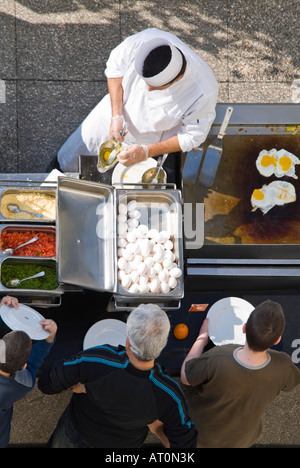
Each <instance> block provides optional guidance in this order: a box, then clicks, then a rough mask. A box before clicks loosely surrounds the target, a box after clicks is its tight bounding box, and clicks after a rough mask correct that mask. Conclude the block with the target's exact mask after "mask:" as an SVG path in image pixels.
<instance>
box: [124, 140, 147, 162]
mask: <svg viewBox="0 0 300 468" xmlns="http://www.w3.org/2000/svg"><path fill="white" fill-rule="evenodd" d="M146 159H148V148H147V146H146V145H130V146H128V147H127V148H125V149H124V150H123V151H121V152H120V153H119V154H118V160H119V162H120V163H121V164H123V165H124V166H126V167H129V166H133V164H137V163H139V162H142V161H145V160H146Z"/></svg>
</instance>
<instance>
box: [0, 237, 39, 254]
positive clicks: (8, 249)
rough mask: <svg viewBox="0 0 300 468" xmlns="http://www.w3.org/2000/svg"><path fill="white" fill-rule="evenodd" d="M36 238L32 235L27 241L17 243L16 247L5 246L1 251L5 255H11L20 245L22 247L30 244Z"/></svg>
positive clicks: (36, 238)
mask: <svg viewBox="0 0 300 468" xmlns="http://www.w3.org/2000/svg"><path fill="white" fill-rule="evenodd" d="M37 240H38V236H36V237H33V238H32V239H30V240H29V241H27V242H25V243H24V244H21V245H18V247H15V248H14V249H12V248H7V249H5V250H3V253H4V254H5V255H13V254H14V253H15V251H16V250H17V249H20V248H21V247H24V246H25V245H28V244H32V242H36V241H37Z"/></svg>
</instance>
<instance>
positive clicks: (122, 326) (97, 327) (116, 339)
mask: <svg viewBox="0 0 300 468" xmlns="http://www.w3.org/2000/svg"><path fill="white" fill-rule="evenodd" d="M105 344H109V345H112V346H119V345H123V346H125V344H126V323H124V322H122V321H121V320H115V319H105V320H100V321H99V322H96V323H94V325H92V326H91V328H90V329H89V330H88V331H87V333H86V335H85V337H84V340H83V349H88V348H93V347H94V346H100V345H105Z"/></svg>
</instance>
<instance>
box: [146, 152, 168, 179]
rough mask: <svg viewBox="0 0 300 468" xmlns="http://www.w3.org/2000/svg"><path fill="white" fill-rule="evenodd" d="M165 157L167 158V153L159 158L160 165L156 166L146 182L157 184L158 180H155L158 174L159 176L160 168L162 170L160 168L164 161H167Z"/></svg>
mask: <svg viewBox="0 0 300 468" xmlns="http://www.w3.org/2000/svg"><path fill="white" fill-rule="evenodd" d="M167 157H168V153H166V154H164V155H163V156H162V158H161V160H160V163H159V164H158V166H157V168H156V170H155V172H154V174H153V175H152V177H151V178H150V179H149V180H148V181H147V182H148V183H154V184H157V182H158V179H157V178H158V174H159V172H160V170H161V168H162V166H163V164H164V162H165V160H166V159H167Z"/></svg>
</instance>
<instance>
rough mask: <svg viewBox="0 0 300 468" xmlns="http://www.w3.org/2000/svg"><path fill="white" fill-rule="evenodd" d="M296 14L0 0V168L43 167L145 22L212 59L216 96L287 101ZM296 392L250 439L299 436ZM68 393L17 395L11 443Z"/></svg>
mask: <svg viewBox="0 0 300 468" xmlns="http://www.w3.org/2000/svg"><path fill="white" fill-rule="evenodd" d="M299 20H300V3H299V1H298V0H290V1H289V2H286V1H284V0H266V1H264V2H261V1H259V0H252V1H251V2H245V1H244V0H231V1H226V0H215V1H214V2H207V1H206V0H180V1H176V0H175V1H174V0H164V2H161V1H160V0H147V1H146V0H138V1H136V0H56V1H50V0H46V1H44V2H40V1H38V0H20V1H14V0H1V2H0V30H1V35H0V116H1V118H0V172H1V173H3V172H7V173H10V172H13V173H16V172H18V173H23V172H45V170H46V167H47V166H48V163H49V162H50V161H51V160H52V158H53V157H54V156H56V154H57V151H58V149H59V148H60V146H61V145H62V144H63V142H64V141H65V140H66V138H67V137H68V136H69V135H70V134H71V133H72V131H73V130H75V129H76V127H77V126H78V124H79V123H80V122H81V121H82V120H83V119H84V117H85V116H86V115H87V114H88V113H89V111H90V110H91V109H92V108H93V107H94V105H95V104H96V103H98V102H99V100H100V99H101V98H102V97H103V96H104V94H106V92H107V85H106V80H105V76H104V68H105V62H106V60H107V58H108V55H109V53H110V51H111V49H112V48H113V47H115V46H116V45H117V44H118V43H119V42H121V41H122V40H123V39H124V38H125V37H127V36H128V35H130V34H133V33H135V32H138V31H140V30H143V29H145V28H148V27H157V28H161V29H165V30H168V31H170V32H172V33H174V34H176V35H178V36H179V37H180V38H181V39H183V40H184V41H185V42H186V43H187V44H188V45H190V46H191V47H192V48H193V49H194V50H195V51H196V52H198V53H199V55H201V56H202V57H203V58H204V59H205V60H206V61H207V62H208V63H209V64H210V66H211V67H212V69H213V70H214V72H215V75H216V77H217V79H218V82H219V85H220V93H219V103H228V102H232V103H241V102H243V103H291V102H292V101H291V94H292V91H291V84H292V82H293V80H294V79H296V78H300V48H299V43H298V42H299ZM185 390H186V389H185ZM299 392H300V389H296V390H295V391H294V392H292V393H290V394H282V395H280V396H279V397H278V399H277V400H276V401H275V402H274V403H273V404H272V405H271V406H270V407H269V408H268V410H267V412H266V415H265V418H264V426H263V432H262V434H261V437H260V439H259V440H258V442H257V446H259V447H271V446H284V447H290V446H291V447H296V446H298V447H299V446H300V431H299V401H300V398H299ZM187 396H188V391H187ZM69 398H70V392H65V393H64V394H60V395H56V396H51V397H49V396H46V395H43V394H41V393H40V392H39V390H38V389H37V388H34V390H33V391H32V392H31V393H30V394H29V395H28V396H27V397H26V398H25V399H24V400H22V401H21V402H19V403H17V404H16V405H15V413H14V419H13V423H12V432H11V444H10V447H17V448H21V447H39V446H41V445H43V444H44V443H45V442H46V441H47V439H48V437H49V436H50V434H51V432H52V430H53V428H54V427H55V425H56V422H57V420H58V417H59V415H60V414H61V412H62V411H63V409H64V408H65V406H66V404H67V402H68V401H69ZM148 443H149V444H152V443H154V444H155V443H157V442H156V441H155V440H154V441H153V438H151V437H150V438H149V440H148Z"/></svg>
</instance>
